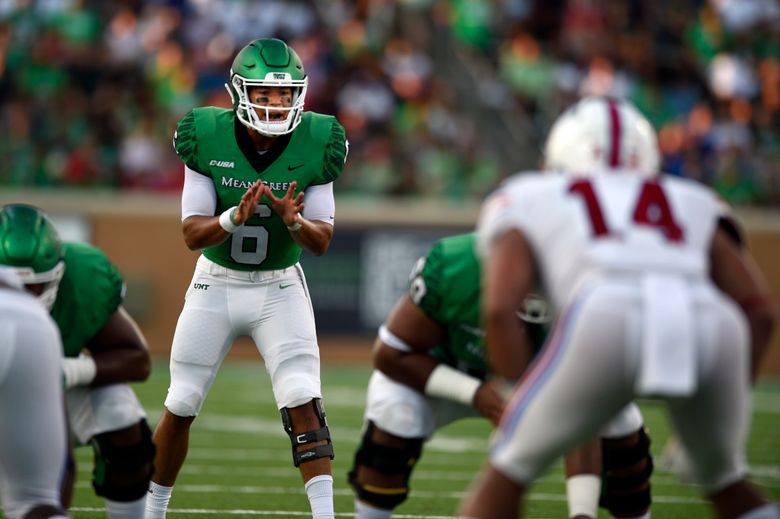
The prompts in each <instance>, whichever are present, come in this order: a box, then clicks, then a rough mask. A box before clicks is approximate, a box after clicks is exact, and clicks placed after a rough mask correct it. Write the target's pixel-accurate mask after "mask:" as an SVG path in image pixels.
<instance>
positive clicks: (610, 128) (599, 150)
mask: <svg viewBox="0 0 780 519" xmlns="http://www.w3.org/2000/svg"><path fill="white" fill-rule="evenodd" d="M659 164H660V157H659V152H658V140H657V137H656V133H655V130H654V129H653V127H652V125H651V124H650V122H649V121H648V120H647V119H646V118H645V117H644V116H643V115H642V114H641V113H640V112H639V110H637V109H636V108H635V107H634V106H633V105H632V104H631V103H630V102H628V101H625V100H617V99H611V98H607V97H586V98H584V99H582V100H580V101H578V102H577V103H575V104H574V105H572V106H571V107H569V108H568V109H567V110H566V111H565V112H563V114H561V115H560V116H559V117H558V119H556V121H555V123H553V126H552V128H551V130H550V133H549V135H548V137H547V142H546V144H545V147H544V168H545V169H546V170H550V171H558V172H563V173H565V174H569V175H578V176H591V175H595V174H599V173H601V172H603V171H608V170H615V169H625V170H631V171H634V172H636V173H638V174H640V175H642V176H647V177H653V176H656V175H657V174H658V168H659Z"/></svg>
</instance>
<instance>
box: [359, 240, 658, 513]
mask: <svg viewBox="0 0 780 519" xmlns="http://www.w3.org/2000/svg"><path fill="white" fill-rule="evenodd" d="M474 239H475V236H474V234H473V233H468V234H461V235H456V236H451V237H448V238H444V239H442V240H440V241H438V242H437V243H436V244H434V246H433V247H432V248H431V249H430V250H429V252H428V254H427V255H426V256H425V257H423V258H420V260H419V261H418V262H417V264H416V265H415V267H414V268H413V270H412V273H411V276H410V284H409V291H408V293H407V294H405V295H404V296H402V297H401V299H400V300H399V301H398V303H397V304H396V306H395V308H394V309H393V311H392V312H391V314H390V316H389V317H388V318H387V320H386V321H385V323H384V324H383V325H382V326H381V327H380V329H379V336H378V338H377V341H376V344H375V347H374V365H375V367H376V369H375V370H374V373H373V374H372V376H371V380H370V382H369V387H368V396H367V404H366V412H365V421H366V427H365V431H364V435H363V439H362V442H361V445H360V446H359V447H358V450H357V452H356V454H355V461H354V466H353V469H352V471H351V472H350V473H349V481H350V484H351V485H352V487H353V489H354V490H355V493H356V494H357V497H358V499H357V501H356V503H355V516H356V518H357V519H389V518H390V517H391V515H392V512H393V509H395V508H396V507H397V506H398V505H399V504H401V503H402V502H403V501H404V500H405V499H406V498H407V496H408V494H409V479H410V476H411V472H412V469H413V468H414V466H415V464H416V463H417V461H418V460H419V458H420V455H421V454H422V449H423V444H424V443H425V442H426V441H428V440H429V439H430V438H431V437H432V436H433V434H434V433H435V432H436V431H437V430H439V429H441V428H442V427H444V426H446V425H447V424H449V423H452V422H454V421H456V420H460V419H462V418H469V417H479V416H482V417H485V418H487V419H488V420H490V421H491V422H492V423H493V424H494V425H495V424H497V423H498V421H499V418H500V416H501V413H502V412H503V410H504V406H505V398H506V395H507V394H508V391H509V389H508V388H507V387H506V386H507V384H506V382H504V380H506V378H500V377H493V376H489V373H488V372H489V371H493V372H495V371H496V370H490V369H489V366H488V363H487V360H486V350H485V344H484V335H485V334H484V332H483V330H482V327H481V324H480V286H481V282H480V265H479V262H478V259H477V256H476V253H475V250H474ZM518 315H519V316H520V317H521V318H522V320H523V321H524V322H525V332H526V338H527V339H529V340H528V348H527V349H521V348H518V350H519V351H518V352H517V354H518V360H517V361H516V362H515V363H514V364H516V365H517V366H519V368H517V369H515V370H504V369H502V370H501V372H502V375H503V376H504V377H509V378H512V379H516V378H519V377H520V375H521V374H522V371H523V366H525V365H527V364H528V361H529V354H528V352H531V356H533V355H535V353H536V352H537V351H538V350H539V349H540V348H541V345H542V343H543V342H544V339H545V337H546V333H547V331H546V328H547V325H548V323H549V321H550V318H551V316H550V313H549V311H548V309H547V305H546V302H545V301H544V299H542V298H541V297H537V296H534V297H533V298H528V299H526V301H525V304H524V308H523V309H522V311H521V312H519V313H518ZM518 341H519V342H521V341H525V339H523V338H519V339H518ZM602 438H603V440H602V442H601V443H602V445H603V448H604V452H605V465H607V464H608V463H613V461H612V460H617V461H616V462H615V463H617V464H619V466H620V468H621V470H623V469H626V468H628V469H631V472H630V474H631V475H633V476H635V478H634V479H635V480H636V481H634V485H635V487H636V488H632V487H631V486H630V485H626V484H625V480H624V481H623V484H622V485H621V484H620V482H619V481H613V483H616V484H617V485H619V487H618V488H620V489H621V491H622V492H623V493H624V494H625V495H624V498H623V499H622V500H616V499H615V498H614V497H613V498H612V501H609V494H608V493H607V494H606V495H605V500H604V503H603V504H604V505H606V506H608V507H610V508H611V509H614V508H620V507H622V509H621V510H620V514H619V515H618V516H620V517H639V516H641V515H642V513H644V511H645V510H646V509H647V506H648V505H649V484H648V478H649V475H650V468H651V464H650V463H651V462H650V458H649V451H648V446H649V443H647V441H646V436H645V433H644V430H643V428H642V417H641V414H640V413H639V410H638V408H636V407H635V406H633V405H632V406H628V407H627V408H626V409H625V410H624V411H623V412H622V413H620V415H619V416H618V417H616V418H615V419H614V420H613V421H612V422H611V423H610V425H609V426H608V427H607V428H605V429H604V430H603V431H602ZM598 447H599V442H594V443H592V444H589V445H587V446H585V447H583V448H582V449H579V450H577V451H575V452H573V453H571V454H570V455H569V456H568V457H567V460H566V464H567V475H568V478H567V494H568V497H569V510H570V517H578V518H582V517H590V518H592V517H596V514H597V509H598V502H599V489H600V486H601V484H600V480H599V477H598V476H596V473H598V471H599V470H600V462H599V458H598V453H599V450H598ZM594 449H595V450H594ZM607 456H609V458H610V459H609V460H607ZM634 465H636V467H634ZM616 468H617V467H616ZM608 483H609V480H608ZM613 486H614V485H613ZM607 487H609V485H607Z"/></svg>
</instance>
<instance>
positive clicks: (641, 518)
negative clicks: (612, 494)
mask: <svg viewBox="0 0 780 519" xmlns="http://www.w3.org/2000/svg"><path fill="white" fill-rule="evenodd" d="M651 517H652V516H651V515H650V510H648V511H647V512H645V513H643V514H642V515H638V516H636V517H632V518H630V519H650V518H651ZM613 519H614V516H613Z"/></svg>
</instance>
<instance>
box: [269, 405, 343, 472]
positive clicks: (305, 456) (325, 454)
mask: <svg viewBox="0 0 780 519" xmlns="http://www.w3.org/2000/svg"><path fill="white" fill-rule="evenodd" d="M313 402H314V412H315V413H317V419H319V421H320V428H319V429H315V430H313V431H307V432H304V433H295V432H293V430H292V421H291V420H290V414H289V413H288V412H287V408H286V407H283V408H281V409H280V410H279V412H280V413H282V424H284V431H285V432H286V433H287V435H288V436H289V437H290V441H291V442H292V453H293V463H294V464H295V466H296V467H298V466H300V464H301V463H306V462H307V461H314V460H316V459H320V458H330V459H333V456H334V455H333V443H332V442H331V441H330V431H329V430H328V422H327V420H326V419H325V411H324V410H323V409H322V399H321V398H315V399H314V400H313ZM321 440H327V442H328V443H327V445H315V446H314V447H312V448H310V449H306V450H303V451H298V450H296V447H298V446H299V445H306V444H307V443H313V442H318V441H321Z"/></svg>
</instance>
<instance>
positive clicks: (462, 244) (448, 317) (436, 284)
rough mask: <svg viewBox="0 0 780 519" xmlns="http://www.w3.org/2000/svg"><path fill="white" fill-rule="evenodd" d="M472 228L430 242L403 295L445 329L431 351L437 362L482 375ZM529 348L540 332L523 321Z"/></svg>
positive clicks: (537, 345)
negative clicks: (529, 339)
mask: <svg viewBox="0 0 780 519" xmlns="http://www.w3.org/2000/svg"><path fill="white" fill-rule="evenodd" d="M474 240H475V235H474V233H468V234H459V235H456V236H450V237H447V238H443V239H442V240H439V241H438V242H436V244H434V246H433V247H432V248H431V249H430V251H428V254H427V255H426V256H425V257H424V258H421V259H420V261H418V263H417V265H415V268H414V270H413V271H412V276H411V282H410V285H409V294H410V296H411V298H412V301H414V303H415V304H416V305H417V306H418V307H419V308H420V310H422V311H423V312H424V313H425V314H426V315H427V316H428V317H430V318H431V319H433V320H434V321H436V322H438V323H440V324H441V325H442V326H444V327H445V328H446V330H447V339H446V341H445V342H444V343H443V344H440V345H438V346H437V347H436V348H434V349H433V350H432V351H431V355H433V356H434V357H436V358H437V359H439V360H441V361H442V362H444V363H446V364H448V365H450V366H452V367H454V368H456V369H458V370H460V371H463V372H465V373H468V374H470V375H472V376H475V377H479V378H484V377H485V375H486V373H487V370H488V366H487V357H486V351H485V332H484V331H483V329H482V326H481V323H480V289H481V282H480V278H481V271H480V264H479V260H478V258H477V255H476V252H475V250H474ZM527 326H529V329H528V331H529V332H530V333H531V337H532V338H533V343H534V344H533V347H534V351H535V352H536V351H538V350H539V348H541V345H542V343H543V341H544V336H545V334H546V331H545V330H543V329H542V328H541V327H540V326H539V325H535V324H527Z"/></svg>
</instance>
